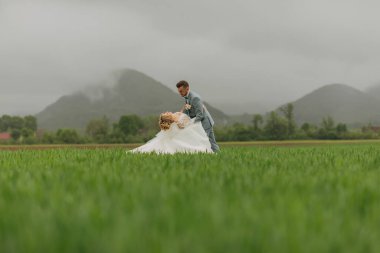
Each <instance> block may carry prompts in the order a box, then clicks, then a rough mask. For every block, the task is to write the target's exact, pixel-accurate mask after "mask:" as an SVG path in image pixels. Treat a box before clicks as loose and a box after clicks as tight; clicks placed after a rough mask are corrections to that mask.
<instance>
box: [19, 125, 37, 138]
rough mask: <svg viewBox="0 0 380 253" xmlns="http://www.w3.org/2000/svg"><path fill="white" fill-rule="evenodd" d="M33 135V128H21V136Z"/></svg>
mask: <svg viewBox="0 0 380 253" xmlns="http://www.w3.org/2000/svg"><path fill="white" fill-rule="evenodd" d="M33 135H34V132H33V130H32V129H30V128H25V127H24V128H23V129H21V136H22V137H23V138H27V137H31V136H33Z"/></svg>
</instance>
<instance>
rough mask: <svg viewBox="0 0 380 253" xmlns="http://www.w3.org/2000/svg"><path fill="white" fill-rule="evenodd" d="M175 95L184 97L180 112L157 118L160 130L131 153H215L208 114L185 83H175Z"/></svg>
mask: <svg viewBox="0 0 380 253" xmlns="http://www.w3.org/2000/svg"><path fill="white" fill-rule="evenodd" d="M176 86H177V89H178V93H179V94H180V95H181V96H182V97H184V98H185V105H184V106H183V108H182V110H181V111H180V112H176V113H172V112H165V113H162V114H161V115H160V119H159V125H160V128H161V131H160V132H159V133H158V134H157V135H156V137H155V138H153V139H152V140H150V141H149V142H147V143H146V144H145V145H143V146H140V147H138V148H136V149H133V150H132V152H133V153H150V152H156V153H164V154H174V153H178V152H180V153H198V152H205V153H213V152H218V151H219V146H218V145H217V144H216V141H215V136H214V131H213V128H212V127H213V125H214V121H213V119H212V118H211V115H210V113H209V112H208V111H207V109H206V107H205V106H204V105H203V103H202V100H201V98H200V97H199V95H197V94H196V93H194V92H192V91H190V86H189V84H188V83H187V82H186V81H180V82H178V83H177V85H176Z"/></svg>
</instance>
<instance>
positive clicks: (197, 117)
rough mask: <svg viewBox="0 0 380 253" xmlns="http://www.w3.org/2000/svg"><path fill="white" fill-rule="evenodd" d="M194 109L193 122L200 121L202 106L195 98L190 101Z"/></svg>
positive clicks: (202, 113) (202, 115)
mask: <svg viewBox="0 0 380 253" xmlns="http://www.w3.org/2000/svg"><path fill="white" fill-rule="evenodd" d="M192 104H193V107H194V109H195V122H198V121H202V120H203V118H204V112H203V104H202V101H201V99H200V98H198V97H195V98H194V99H193V101H192Z"/></svg>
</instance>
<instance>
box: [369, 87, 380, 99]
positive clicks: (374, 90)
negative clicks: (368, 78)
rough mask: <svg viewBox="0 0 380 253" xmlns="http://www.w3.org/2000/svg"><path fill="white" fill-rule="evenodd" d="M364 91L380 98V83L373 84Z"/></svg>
mask: <svg viewBox="0 0 380 253" xmlns="http://www.w3.org/2000/svg"><path fill="white" fill-rule="evenodd" d="M366 93H367V94H369V95H370V96H372V97H375V98H377V99H380V84H376V85H373V86H371V87H369V88H368V89H366Z"/></svg>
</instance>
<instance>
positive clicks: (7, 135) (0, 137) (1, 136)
mask: <svg viewBox="0 0 380 253" xmlns="http://www.w3.org/2000/svg"><path fill="white" fill-rule="evenodd" d="M11 138H12V136H11V134H10V133H7V132H4V133H0V140H4V141H6V140H10V139H11Z"/></svg>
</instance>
